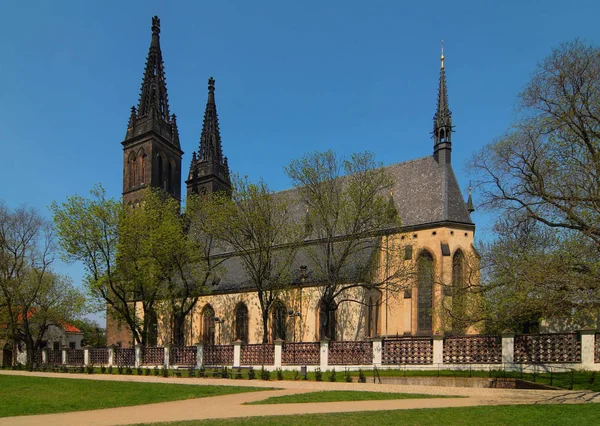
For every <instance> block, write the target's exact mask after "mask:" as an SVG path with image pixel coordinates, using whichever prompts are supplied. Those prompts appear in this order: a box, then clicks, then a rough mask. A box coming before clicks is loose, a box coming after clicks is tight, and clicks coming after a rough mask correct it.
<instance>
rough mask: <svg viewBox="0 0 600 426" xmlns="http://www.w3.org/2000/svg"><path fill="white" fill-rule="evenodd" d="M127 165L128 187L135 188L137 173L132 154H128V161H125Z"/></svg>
mask: <svg viewBox="0 0 600 426" xmlns="http://www.w3.org/2000/svg"><path fill="white" fill-rule="evenodd" d="M127 163H128V164H127V166H128V169H129V187H130V188H132V187H134V186H135V175H136V172H137V168H136V164H135V154H134V153H133V152H132V153H130V154H129V160H128V161H127Z"/></svg>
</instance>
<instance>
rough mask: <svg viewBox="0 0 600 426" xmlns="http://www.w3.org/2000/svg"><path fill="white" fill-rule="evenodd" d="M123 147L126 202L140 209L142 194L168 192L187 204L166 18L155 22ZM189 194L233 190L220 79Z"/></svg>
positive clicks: (196, 156)
mask: <svg viewBox="0 0 600 426" xmlns="http://www.w3.org/2000/svg"><path fill="white" fill-rule="evenodd" d="M122 144H123V201H124V202H125V204H129V205H134V204H136V203H138V202H139V201H140V199H141V197H142V192H141V190H142V189H144V188H146V187H148V186H150V187H157V188H162V189H163V190H164V191H166V192H167V193H169V194H170V195H172V196H173V197H175V198H177V199H181V157H182V155H183V151H182V150H181V145H180V143H179V130H178V129H177V117H176V116H175V114H171V112H170V110H169V97H168V95H167V82H166V79H165V68H164V63H163V58H162V52H161V50H160V19H158V17H157V16H155V17H154V18H152V41H151V42H150V50H149V51H148V58H147V59H146V69H145V71H144V79H143V81H142V89H141V93H140V100H139V104H138V106H137V108H136V107H135V106H133V107H131V115H130V117H129V124H128V125H127V133H126V135H125V140H124V141H123V142H122ZM185 183H186V186H187V194H188V195H190V194H206V193H210V192H216V191H226V192H229V191H230V190H231V181H230V177H229V166H228V164H227V157H225V156H224V155H223V148H222V146H221V134H220V131H219V119H218V117H217V106H216V104H215V80H214V79H213V78H212V77H211V78H210V79H209V80H208V100H207V102H206V110H205V112H204V123H203V125H202V134H201V135H200V146H199V148H198V152H197V153H196V152H194V153H193V155H192V163H191V165H190V171H189V175H188V179H187V180H186V182H185Z"/></svg>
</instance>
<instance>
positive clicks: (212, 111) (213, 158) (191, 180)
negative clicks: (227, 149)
mask: <svg viewBox="0 0 600 426" xmlns="http://www.w3.org/2000/svg"><path fill="white" fill-rule="evenodd" d="M186 183H187V185H188V194H190V193H198V194H200V193H204V192H216V191H225V192H230V191H231V179H230V176H229V164H228V162H227V157H225V156H223V147H222V145H221V132H220V130H219V117H218V115H217V105H216V103H215V79H214V78H212V77H210V78H209V79H208V99H207V101H206V109H205V110H204V121H203V123H202V133H201V134H200V146H199V148H198V156H197V157H192V164H191V166H190V173H189V177H188V181H187V182H186Z"/></svg>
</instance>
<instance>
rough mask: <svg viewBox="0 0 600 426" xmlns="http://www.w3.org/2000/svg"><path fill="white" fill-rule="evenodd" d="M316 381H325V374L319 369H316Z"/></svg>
mask: <svg viewBox="0 0 600 426" xmlns="http://www.w3.org/2000/svg"><path fill="white" fill-rule="evenodd" d="M315 380H316V381H317V382H322V381H323V373H322V372H321V369H320V368H319V367H317V368H315Z"/></svg>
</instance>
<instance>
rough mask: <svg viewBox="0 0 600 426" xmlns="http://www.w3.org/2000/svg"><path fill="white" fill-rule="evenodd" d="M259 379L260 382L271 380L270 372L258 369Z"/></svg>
mask: <svg viewBox="0 0 600 426" xmlns="http://www.w3.org/2000/svg"><path fill="white" fill-rule="evenodd" d="M260 378H261V379H262V380H271V372H270V371H269V370H267V369H266V368H265V367H264V366H262V367H261V368H260Z"/></svg>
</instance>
